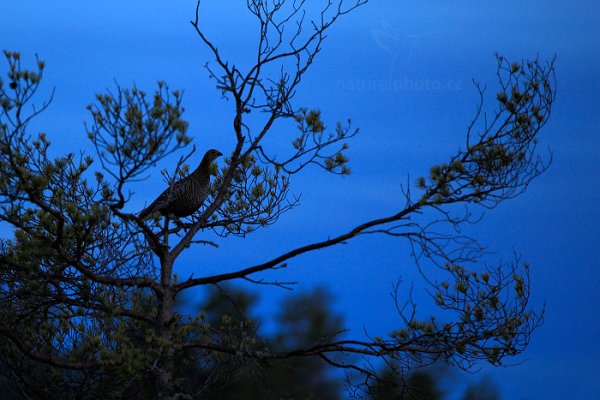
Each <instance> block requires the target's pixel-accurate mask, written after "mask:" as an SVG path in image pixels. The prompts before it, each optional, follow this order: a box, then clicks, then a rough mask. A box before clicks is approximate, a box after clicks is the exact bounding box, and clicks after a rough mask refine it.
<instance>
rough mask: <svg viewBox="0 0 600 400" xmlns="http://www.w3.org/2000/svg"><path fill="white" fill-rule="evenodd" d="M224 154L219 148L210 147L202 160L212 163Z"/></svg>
mask: <svg viewBox="0 0 600 400" xmlns="http://www.w3.org/2000/svg"><path fill="white" fill-rule="evenodd" d="M222 155H223V153H221V152H220V151H219V150H215V149H210V150H208V151H207V152H206V154H204V158H203V159H202V162H207V163H211V162H213V161H214V160H215V159H216V158H217V157H220V156H222Z"/></svg>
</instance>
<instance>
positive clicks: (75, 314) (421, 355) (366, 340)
mask: <svg viewBox="0 0 600 400" xmlns="http://www.w3.org/2000/svg"><path fill="white" fill-rule="evenodd" d="M365 3H366V0H353V1H345V0H337V1H333V0H326V1H324V2H323V4H324V5H323V7H322V9H320V10H319V11H315V8H313V7H308V6H307V5H306V4H305V2H304V1H302V0H301V1H294V2H291V1H288V2H286V1H275V2H271V1H266V0H264V1H263V0H251V1H248V2H247V4H246V6H247V9H248V11H249V12H250V13H251V14H252V15H253V16H254V19H255V22H256V24H257V26H258V27H259V31H258V32H259V34H258V35H257V38H256V47H255V54H254V56H253V57H251V59H250V60H228V59H225V58H224V55H223V53H222V52H221V51H220V50H219V46H218V45H217V39H215V38H211V37H209V35H208V33H207V32H205V30H204V28H203V22H202V21H203V18H205V17H204V16H202V13H201V11H202V8H201V4H200V2H198V5H197V7H196V11H195V15H194V18H193V20H192V21H191V25H192V27H193V29H194V32H195V33H196V35H197V38H198V40H199V41H200V43H202V44H203V45H204V46H205V47H206V48H207V49H208V50H209V51H210V52H211V55H212V58H213V60H212V62H211V63H208V64H207V70H208V72H209V74H210V77H211V78H212V79H213V80H214V82H215V84H216V88H217V90H218V92H219V94H220V95H221V96H222V97H224V98H227V99H229V103H228V104H230V105H231V108H232V114H233V117H232V121H231V122H232V125H231V128H230V134H231V135H232V137H233V138H234V143H235V144H234V146H233V147H232V148H231V149H220V150H221V151H222V152H223V154H225V156H226V157H225V159H224V163H223V165H222V166H221V168H216V167H215V166H212V167H211V173H212V174H213V175H214V178H215V179H214V182H213V184H212V185H211V187H210V190H209V193H208V196H207V198H206V200H205V201H204V206H203V207H202V208H201V209H200V210H199V211H198V212H196V213H193V214H192V215H190V216H189V217H185V218H175V219H172V218H171V217H170V216H169V215H167V217H166V218H165V219H164V221H163V222H161V221H160V220H159V219H157V218H154V219H142V218H139V217H138V216H137V215H136V213H134V212H129V211H127V208H126V206H127V204H128V202H129V201H130V197H131V196H130V192H129V189H130V187H131V185H132V183H133V182H135V181H136V180H139V179H140V178H142V177H143V176H145V175H146V174H147V173H148V172H149V171H150V169H151V168H152V167H153V166H155V165H156V164H157V163H160V162H161V161H162V160H164V158H165V157H166V156H167V155H169V154H172V153H175V152H182V151H184V150H185V149H188V150H190V151H188V152H187V153H186V154H185V155H184V156H182V157H181V159H180V161H179V163H178V165H177V167H176V168H175V170H174V171H173V172H172V173H171V174H167V176H166V178H167V181H168V182H174V181H176V180H178V179H181V178H183V177H185V176H187V169H188V168H187V166H186V165H185V163H186V161H187V160H190V159H191V157H192V154H194V150H195V148H192V149H189V146H190V144H191V141H192V138H191V137H190V136H189V135H188V133H187V128H188V124H187V122H186V121H185V120H184V119H183V112H184V109H183V106H182V94H181V93H182V92H181V91H177V90H171V89H170V88H169V86H168V85H167V84H166V83H164V82H159V83H158V86H157V88H156V90H155V91H154V92H153V93H152V94H149V93H147V92H146V91H144V90H141V89H139V88H137V87H135V86H133V87H132V88H124V87H120V86H118V87H117V88H116V89H115V90H113V91H111V92H108V93H105V94H99V95H97V96H96V100H95V102H94V103H93V104H91V105H90V106H89V107H88V110H89V112H90V118H91V121H90V122H89V123H88V124H86V130H87V135H88V137H89V139H90V140H91V142H92V143H93V145H94V147H95V149H96V154H95V156H92V155H88V154H84V153H81V154H77V155H76V154H66V155H62V156H59V157H51V156H50V154H49V151H48V150H49V147H50V140H49V138H48V136H47V135H46V134H45V133H34V132H32V131H31V126H30V123H31V121H32V120H33V119H34V118H37V117H38V116H40V114H41V113H43V112H44V110H45V109H46V108H47V106H48V104H49V102H50V101H51V97H50V98H49V99H47V100H42V101H41V102H40V101H37V100H36V97H35V96H36V92H37V91H38V88H39V85H40V82H41V80H42V78H43V72H44V67H45V64H44V62H43V61H42V60H39V59H38V60H37V62H36V65H35V66H34V67H33V68H26V67H25V66H24V65H23V64H22V60H21V55H20V54H19V53H18V52H11V51H5V53H4V54H5V57H6V60H7V62H8V71H7V74H6V76H7V81H6V82H4V81H2V82H1V83H0V174H1V177H2V178H1V180H0V221H1V223H2V225H3V226H4V227H10V238H6V239H2V241H1V242H0V299H1V302H0V318H2V320H3V321H4V323H3V324H2V325H0V354H1V358H2V363H3V364H4V367H5V370H8V371H9V375H10V378H11V379H14V380H15V381H17V382H18V385H19V387H20V388H21V390H22V391H23V393H26V394H27V395H28V396H30V397H36V398H52V397H56V396H57V393H61V395H60V396H62V397H61V398H65V397H67V398H68V397H77V398H89V397H90V396H92V394H91V392H89V390H90V389H94V388H95V389H98V388H103V390H105V393H104V396H105V397H109V398H123V397H126V396H127V397H130V398H136V397H137V396H140V397H142V394H140V393H136V392H131V388H138V387H140V386H141V387H144V391H145V394H144V396H147V393H152V396H154V397H155V398H158V399H176V398H178V399H182V398H196V396H198V395H199V393H201V392H202V390H204V389H203V388H204V387H205V386H206V387H208V386H210V385H211V384H212V383H214V382H216V381H217V380H218V377H220V376H222V374H223V373H224V372H223V371H226V370H227V368H228V366H229V365H230V364H231V363H232V362H235V363H239V364H240V365H241V364H244V363H259V362H264V363H271V362H288V361H289V362H292V361H291V360H297V359H306V360H308V359H309V358H310V359H311V360H312V359H319V361H320V362H322V363H325V364H328V365H329V366H333V367H336V368H339V369H341V370H344V371H347V372H348V376H349V377H352V378H353V379H354V382H353V384H354V385H356V386H355V388H356V390H357V391H356V393H360V392H361V391H362V392H364V394H365V395H368V392H369V391H368V388H369V387H370V386H371V385H372V384H373V382H375V381H376V380H377V379H378V378H380V377H379V376H378V370H379V369H378V368H376V367H375V364H376V363H377V362H384V363H387V364H392V363H393V364H394V365H395V366H396V367H397V368H396V371H397V372H398V373H400V374H405V373H406V371H407V370H408V369H409V368H412V367H415V366H422V365H427V364H430V363H433V362H435V361H437V360H440V359H441V360H444V361H446V362H448V363H450V364H453V365H457V366H459V367H461V368H469V367H471V366H472V365H473V364H474V363H476V362H478V361H479V360H485V361H487V362H490V363H491V364H493V365H500V364H502V363H503V361H504V359H505V358H506V357H509V356H514V355H516V354H519V353H520V352H522V351H523V350H524V349H525V347H526V345H527V344H528V342H529V340H530V335H531V333H532V332H533V331H534V330H535V328H536V327H537V326H538V325H539V324H540V322H541V313H540V311H539V310H538V311H536V310H533V309H531V308H530V307H529V304H528V303H529V296H530V290H529V266H528V264H527V263H525V262H522V261H521V258H520V257H518V256H515V258H514V260H513V261H512V262H504V263H500V264H498V265H496V266H493V265H489V264H484V263H483V262H482V260H481V257H482V255H483V251H482V248H481V247H480V245H479V244H478V242H477V241H476V240H475V239H474V238H471V237H468V236H466V235H464V234H462V233H461V230H460V227H461V226H462V225H463V224H465V223H469V222H473V220H474V219H473V217H472V211H473V210H475V209H480V208H493V207H494V206H496V205H497V204H499V203H500V202H502V201H504V200H508V199H511V198H513V197H514V196H516V195H518V194H520V193H522V192H523V191H524V190H525V189H526V187H527V186H528V185H529V183H530V182H531V181H532V180H533V179H534V178H536V177H537V176H538V175H540V174H541V173H542V172H543V171H544V170H545V169H546V168H547V167H548V165H549V162H550V159H549V157H546V158H544V157H543V156H542V155H540V154H539V151H538V148H537V147H538V146H537V144H538V140H539V134H540V130H541V129H542V127H543V126H544V124H545V123H546V121H547V120H548V118H549V116H550V111H551V107H552V104H553V101H554V67H553V63H552V62H550V63H543V62H540V61H538V60H537V59H535V60H526V61H521V62H511V61H509V60H507V59H505V58H504V57H502V56H498V57H497V61H498V69H497V78H498V85H499V87H498V89H497V94H496V97H495V99H494V102H495V106H491V107H489V106H487V97H486V92H485V91H484V89H483V87H482V86H480V85H476V89H477V90H478V91H479V93H480V95H481V100H480V103H479V105H478V108H477V111H476V114H475V116H474V118H473V119H472V122H471V124H470V126H469V128H468V129H467V131H466V133H465V139H464V143H463V146H462V147H461V148H459V150H457V151H456V152H455V153H454V154H453V155H452V156H450V157H449V158H448V159H445V160H440V162H439V164H437V165H434V166H432V167H431V170H430V171H429V173H428V174H427V176H424V177H422V178H419V179H417V180H416V182H414V184H413V183H409V184H408V185H407V186H406V187H404V189H403V190H404V191H403V193H404V199H405V202H404V204H398V207H397V210H395V211H394V212H393V213H391V214H389V215H381V216H380V217H378V218H375V219H372V220H368V221H364V222H363V223H361V224H358V225H357V226H355V227H353V228H351V229H348V230H345V231H344V230H342V231H339V232H332V233H331V235H330V236H329V237H328V238H327V239H324V240H323V239H321V240H315V241H314V242H310V243H307V244H305V245H303V246H300V247H297V248H290V249H287V250H285V251H284V252H282V253H281V254H280V255H278V256H276V257H274V258H272V259H266V260H264V261H262V262H259V263H257V264H255V265H247V266H242V267H240V266H233V265H232V266H230V267H227V268H226V269H224V270H223V271H222V272H221V273H218V274H214V275H205V276H191V277H189V278H185V279H180V278H179V277H177V275H176V274H175V273H174V267H175V266H176V265H177V261H178V258H179V257H180V256H181V254H182V253H183V252H191V251H194V248H195V247H196V246H198V245H213V246H218V241H222V240H233V239H235V237H238V238H244V237H246V236H247V235H249V234H252V233H253V232H255V231H256V230H258V229H264V228H267V227H269V226H270V225H272V224H274V223H276V222H277V220H278V218H279V217H280V216H281V215H282V214H283V213H285V212H287V211H289V210H291V209H292V208H293V207H295V206H297V204H298V199H297V197H296V196H295V195H294V194H293V193H292V191H291V188H292V183H293V179H294V177H295V176H296V175H297V174H301V173H314V174H317V173H319V172H318V171H312V172H310V171H311V170H310V167H312V166H316V167H321V168H322V169H323V170H324V171H325V172H326V173H333V174H341V175H347V174H349V173H350V169H349V166H348V163H349V160H348V157H347V156H346V154H345V150H346V149H347V146H348V145H347V142H348V140H349V139H351V138H352V137H353V136H354V135H356V134H357V133H358V130H357V129H356V128H353V127H352V125H351V123H350V120H348V121H346V122H340V123H337V124H334V126H333V128H330V127H329V126H328V125H327V124H325V122H324V117H323V116H322V115H321V112H320V111H319V110H318V109H316V108H312V107H306V106H303V105H298V104H296V101H295V97H294V95H295V93H296V89H297V88H298V86H299V85H300V83H301V81H302V78H303V76H304V75H305V74H306V73H307V71H308V70H309V69H310V67H311V65H312V64H313V62H315V60H316V57H317V55H318V54H319V52H320V50H321V48H322V44H323V41H324V40H325V38H326V35H327V33H328V32H329V31H330V29H331V28H332V27H333V25H334V24H335V23H336V22H337V21H338V20H339V19H340V18H342V17H343V16H345V15H346V14H348V13H350V12H352V11H354V10H356V9H358V8H360V7H361V6H363V5H364V4H365ZM242 61H243V62H242ZM248 63H249V64H248ZM239 65H247V66H246V67H243V68H242V67H239ZM276 124H277V125H278V126H281V127H284V128H285V129H286V131H287V132H288V135H283V134H282V135H277V136H273V137H271V136H269V133H270V131H271V129H272V128H273V127H274V126H275V125H276ZM267 137H269V142H268V143H267V140H266V138H267ZM278 141H279V143H277V142H278ZM274 143H277V145H274ZM288 143H291V146H289V147H288V148H287V149H286V148H284V144H288ZM193 157H195V155H194V156H193ZM457 205H460V206H461V207H457ZM136 211H137V210H136ZM374 234H376V235H387V236H391V237H396V238H398V240H406V241H408V242H409V243H410V245H411V246H412V255H413V256H414V260H415V263H416V268H419V270H420V271H421V273H422V274H423V276H424V277H425V278H426V281H427V282H428V283H427V284H428V285H429V287H428V288H427V289H428V291H429V292H430V293H431V295H432V297H433V300H434V301H435V303H436V304H437V306H438V307H439V310H440V311H439V313H438V314H436V315H437V319H436V318H433V317H431V318H425V319H423V318H420V317H419V316H417V314H416V312H415V304H413V303H412V302H411V301H410V300H409V301H408V302H407V303H403V302H401V301H400V300H399V298H400V297H396V300H397V310H398V314H399V316H400V320H401V321H402V323H401V324H400V325H399V326H398V327H397V329H396V330H394V331H393V332H391V333H390V335H389V336H388V337H385V338H384V337H375V338H372V337H368V336H367V335H362V336H361V335H359V336H358V337H352V338H349V337H346V336H343V335H342V332H340V331H339V329H338V327H337V325H336V324H335V323H333V324H331V325H327V323H326V321H322V322H323V323H324V325H323V327H324V328H327V329H328V330H331V331H330V332H329V333H328V334H327V335H324V336H318V337H317V336H315V337H312V336H306V337H296V335H298V332H299V331H298V330H297V327H295V326H294V323H293V321H289V329H286V330H283V331H282V332H281V337H280V338H279V339H278V340H277V341H275V342H274V343H265V342H264V341H262V340H260V337H259V335H258V334H257V332H256V330H255V329H254V328H253V327H252V324H246V323H244V322H243V321H237V320H235V319H232V318H225V319H223V320H222V321H220V323H218V324H214V323H210V321H209V319H208V318H207V316H206V314H205V313H204V312H203V311H199V312H197V313H191V312H181V311H178V310H177V308H176V299H177V298H178V296H182V295H183V294H184V293H186V292H188V291H189V290H193V289H194V288H198V287H202V286H206V285H219V284H222V283H225V282H230V281H244V282H249V283H253V284H257V285H265V284H267V285H276V286H280V287H288V286H290V284H289V283H287V282H285V280H284V279H281V280H274V281H267V280H265V279H264V277H262V276H261V273H263V272H266V271H277V270H281V269H283V268H285V267H287V268H293V266H294V260H295V259H296V258H298V257H301V256H302V255H303V254H306V253H310V252H314V251H316V250H319V249H323V248H327V247H334V246H336V245H338V244H342V243H348V242H351V241H352V239H354V238H356V237H359V236H362V235H374ZM338 251H343V250H342V249H341V248H339V249H338ZM297 306H298V307H301V306H303V304H302V303H300V304H298V305H297ZM180 360H187V361H186V363H184V364H185V365H182V364H181V363H180ZM293 362H296V361H293ZM311 362H312V361H311ZM207 363H208V364H207ZM194 365H195V366H202V365H211V366H212V367H211V368H210V369H209V372H210V373H208V374H205V375H203V376H204V377H205V382H204V384H203V385H201V386H197V385H196V384H192V382H193V379H195V378H193V377H192V376H191V375H190V374H188V373H185V370H186V368H187V371H194V368H193V366H194ZM192 375H193V374H192ZM234 377H235V376H232V379H233V378H234ZM94 398H95V397H94Z"/></svg>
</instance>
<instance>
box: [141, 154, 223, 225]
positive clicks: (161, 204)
mask: <svg viewBox="0 0 600 400" xmlns="http://www.w3.org/2000/svg"><path fill="white" fill-rule="evenodd" d="M222 155H223V154H222V153H221V152H220V151H218V150H215V149H210V150H208V151H207V152H206V153H205V154H204V157H203V158H202V161H201V162H200V165H199V166H198V168H196V170H195V171H194V172H192V173H191V174H189V175H188V176H186V177H185V178H182V179H180V180H178V181H177V182H175V183H174V184H173V185H171V187H169V188H168V189H167V190H165V191H164V192H162V193H161V194H160V196H158V197H157V198H156V200H154V201H153V202H152V204H150V205H149V206H148V207H146V208H144V209H143V210H142V211H141V212H140V214H139V215H138V216H139V218H141V219H142V220H144V219H147V218H148V217H150V216H151V215H152V214H154V213H156V212H160V213H161V214H162V215H163V216H167V215H174V216H175V217H178V218H182V217H187V216H190V215H192V214H193V213H195V212H196V211H198V209H200V207H201V206H202V203H204V200H205V199H206V195H207V194H208V188H209V186H210V165H211V164H212V162H213V161H214V160H215V159H216V158H217V157H219V156H222Z"/></svg>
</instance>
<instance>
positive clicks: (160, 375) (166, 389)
mask: <svg viewBox="0 0 600 400" xmlns="http://www.w3.org/2000/svg"><path fill="white" fill-rule="evenodd" d="M172 271H173V260H171V259H170V258H169V257H166V258H165V259H163V260H161V290H160V292H159V293H158V294H157V313H156V323H155V329H156V338H157V345H158V347H159V349H160V354H159V357H158V359H157V362H156V366H155V370H154V373H155V375H156V383H155V384H156V398H157V399H161V400H170V399H174V397H173V395H174V387H173V367H174V351H173V346H172V332H171V327H170V322H171V320H172V318H173V290H172V285H171V273H172Z"/></svg>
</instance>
